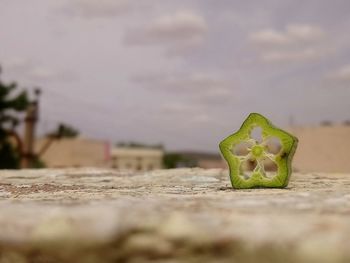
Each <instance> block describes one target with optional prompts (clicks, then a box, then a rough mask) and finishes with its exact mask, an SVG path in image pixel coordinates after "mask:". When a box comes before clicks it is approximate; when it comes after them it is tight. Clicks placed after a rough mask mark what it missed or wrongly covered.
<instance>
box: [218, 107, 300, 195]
mask: <svg viewBox="0 0 350 263" xmlns="http://www.w3.org/2000/svg"><path fill="white" fill-rule="evenodd" d="M257 127H260V128H261V131H262V132H261V136H262V142H261V143H259V142H258V141H256V140H255V139H253V138H252V135H251V133H252V131H253V129H255V128H257ZM271 138H278V140H279V142H280V149H279V150H278V152H277V153H271V152H269V151H268V142H269V140H270V139H271ZM242 143H245V144H246V145H248V147H247V152H248V153H247V154H246V155H238V154H236V153H235V152H234V149H235V147H236V146H238V145H239V144H242ZM297 145H298V139H297V138H296V137H295V136H293V135H291V134H289V133H288V132H286V131H283V130H281V129H280V128H277V127H275V126H274V125H273V124H272V123H271V122H270V121H269V120H268V119H267V118H265V117H264V116H262V115H260V114H258V113H251V114H250V115H249V116H248V118H247V119H246V120H245V121H244V122H243V124H242V126H241V128H240V129H239V130H238V131H237V132H236V133H234V134H232V135H230V136H228V137H227V138H226V139H224V140H223V141H222V142H220V145H219V146H220V150H221V153H222V155H223V157H224V158H225V160H226V161H227V163H228V166H229V169H230V178H231V184H232V187H233V188H237V189H244V188H255V187H266V188H272V187H275V188H283V187H286V186H287V185H288V182H289V178H290V175H291V173H292V159H293V156H294V153H295V150H296V148H297ZM265 160H269V161H271V162H273V163H274V164H275V166H276V167H277V171H276V173H275V175H274V176H273V177H269V176H267V173H266V172H265V169H264V161H265ZM246 161H252V162H255V163H256V167H255V169H254V170H253V171H252V173H251V175H250V176H247V175H246V174H244V172H243V164H244V162H246Z"/></svg>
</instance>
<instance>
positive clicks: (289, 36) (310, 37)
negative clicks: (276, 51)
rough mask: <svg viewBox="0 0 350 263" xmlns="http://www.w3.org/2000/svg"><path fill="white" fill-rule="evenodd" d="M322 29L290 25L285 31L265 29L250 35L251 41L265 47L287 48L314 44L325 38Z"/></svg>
mask: <svg viewBox="0 0 350 263" xmlns="http://www.w3.org/2000/svg"><path fill="white" fill-rule="evenodd" d="M324 35H325V34H324V32H323V30H322V29H321V28H319V27H315V26H310V25H288V26H287V27H286V29H285V30H284V31H280V32H279V31H277V30H274V29H264V30H261V31H258V32H254V33H253V34H251V35H250V40H251V41H252V42H253V43H255V44H257V45H263V46H286V45H293V44H300V43H308V42H309V43H310V42H311V43H313V42H315V41H318V40H320V39H322V38H323V36H324Z"/></svg>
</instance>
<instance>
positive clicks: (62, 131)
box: [47, 123, 79, 139]
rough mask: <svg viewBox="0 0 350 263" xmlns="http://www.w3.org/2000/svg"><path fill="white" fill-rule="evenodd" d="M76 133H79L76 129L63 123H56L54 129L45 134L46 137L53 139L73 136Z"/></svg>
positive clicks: (76, 134)
mask: <svg viewBox="0 0 350 263" xmlns="http://www.w3.org/2000/svg"><path fill="white" fill-rule="evenodd" d="M78 135H79V131H78V130H77V129H75V128H73V127H72V126H70V125H68V124H65V123H60V124H58V126H57V128H56V130H55V131H53V132H51V133H49V134H47V136H48V137H53V138H55V139H61V138H75V137H77V136H78Z"/></svg>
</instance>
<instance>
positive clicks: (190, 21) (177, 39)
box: [124, 10, 208, 54]
mask: <svg viewBox="0 0 350 263" xmlns="http://www.w3.org/2000/svg"><path fill="white" fill-rule="evenodd" d="M207 30H208V28H207V24H206V22H205V20H204V18H203V17H201V16H200V15H198V14H195V13H193V12H192V11H189V10H183V11H178V12H176V13H174V14H171V15H164V16H161V17H158V18H157V19H155V20H153V21H151V22H150V23H149V24H148V25H146V26H144V27H141V28H136V29H133V30H130V31H129V32H127V34H126V35H125V39H124V41H125V44H128V45H164V46H165V47H166V49H167V52H168V53H169V54H178V53H182V52H183V51H186V50H187V49H191V48H193V47H196V46H198V45H200V44H201V43H202V42H203V41H204V38H205V34H206V33H207Z"/></svg>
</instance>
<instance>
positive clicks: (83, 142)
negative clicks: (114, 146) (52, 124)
mask: <svg viewBox="0 0 350 263" xmlns="http://www.w3.org/2000/svg"><path fill="white" fill-rule="evenodd" d="M47 143H48V139H47V138H42V139H39V140H37V142H36V145H35V147H36V152H39V151H40V149H42V148H43V147H44V146H45V145H46V144H47ZM41 159H42V160H43V161H44V163H45V165H46V166H47V167H50V168H55V167H83V166H89V167H109V166H110V147H109V143H108V142H106V141H100V140H92V139H85V138H80V137H78V138H63V139H60V140H54V141H52V142H51V144H50V146H49V147H48V148H47V150H46V151H45V153H44V154H43V155H42V156H41Z"/></svg>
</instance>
